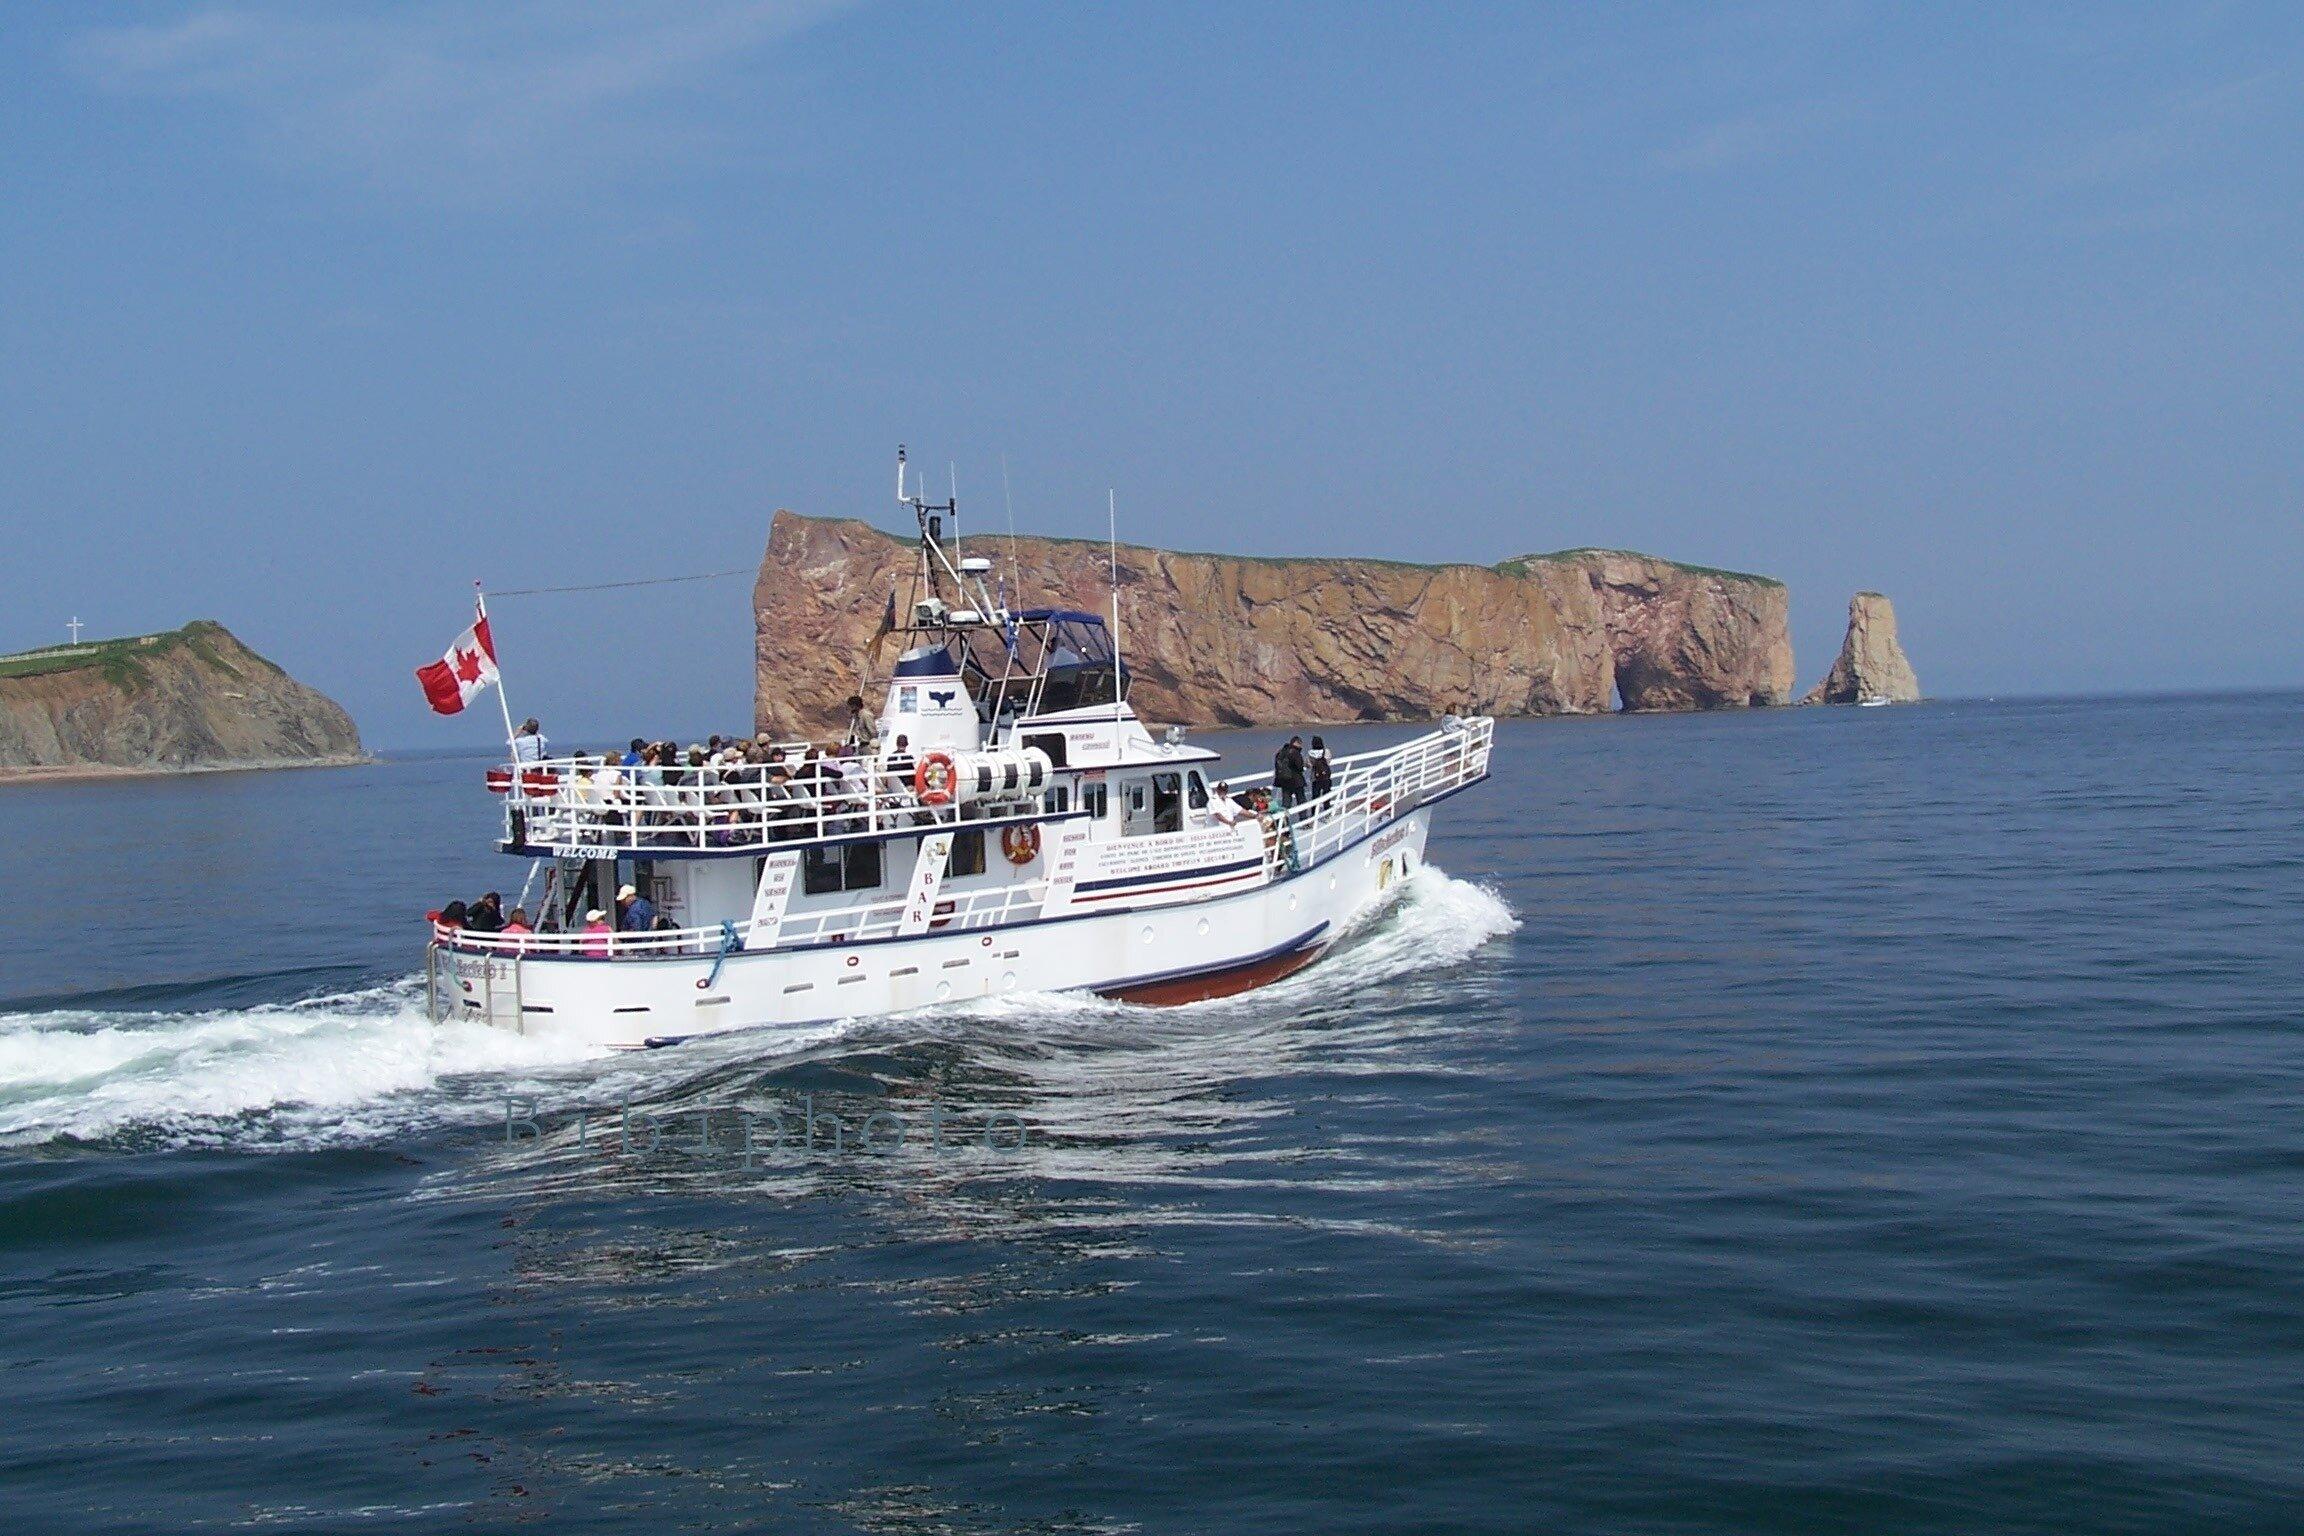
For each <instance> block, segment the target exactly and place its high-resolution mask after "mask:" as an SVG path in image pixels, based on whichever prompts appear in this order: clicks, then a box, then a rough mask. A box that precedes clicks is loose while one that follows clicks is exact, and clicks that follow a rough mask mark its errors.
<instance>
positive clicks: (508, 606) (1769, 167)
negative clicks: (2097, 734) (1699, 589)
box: [0, 0, 2304, 746]
mask: <svg viewBox="0 0 2304 1536" xmlns="http://www.w3.org/2000/svg"><path fill="white" fill-rule="evenodd" d="M0 16H4V17H5V18H6V23H5V24H6V36H7V42H8V46H6V47H5V48H0V176H4V177H5V197H4V198H0V521H4V523H5V527H4V529H0V537H4V540H5V543H4V546H0V547H4V551H5V553H4V560H5V565H4V567H0V568H4V569H5V571H6V574H7V577H8V581H7V589H8V594H9V599H10V600H9V601H8V602H7V603H6V604H5V605H4V607H0V649H14V648H17V647H21V646H25V645H30V644H34V643H39V642H44V641H47V640H50V639H55V638H61V637H62V632H63V622H64V620H65V619H67V618H69V617H71V616H72V615H73V614H74V613H77V614H78V615H79V616H80V617H81V618H82V619H84V620H86V621H88V622H89V623H90V624H91V625H92V626H94V628H95V629H96V630H97V631H98V632H103V633H111V632H125V631H131V630H138V629H144V628H152V627H160V626H165V625H170V624H174V623H178V622H181V621H182V620H184V619H187V618H191V617H196V616H208V617H214V618H218V619H221V620H223V621H224V622H225V623H226V624H228V625H230V626H231V627H232V628H234V629H235V630H237V631H238V632H240V633H241V634H242V635H244V636H245V637H246V638H247V639H249V640H250V641H251V642H252V643H254V644H256V645H257V646H258V647H259V648H261V649H263V650H265V651H266V652H267V653H269V654H271V655H273V656H274V657H275V658H276V659H278V660H280V661H281V662H282V663H283V664H285V665H287V666H288V667H289V668H290V670H292V671H294V672H295V673H297V674H298V675H299V676H302V677H304V678H306V679H308V680H309V681H311V682H313V683H315V684H316V685H318V686H320V687H322V688H324V689H326V690H328V691H329V692H331V693H332V694H334V695H335V696H336V697H338V698H339V699H341V700H343V701H344V702H345V703H346V704H347V705H348V706H349V707H350V708H351V709H352V710H353V712H354V714H355V716H356V717H357V718H358V719H359V720H360V722H361V724H362V726H363V727H364V729H365V730H366V732H367V734H368V735H369V737H370V739H371V740H372V741H374V742H377V743H380V744H383V745H387V746H462V745H478V744H480V743H481V742H483V741H484V740H485V738H486V734H487V730H488V726H487V722H486V720H484V719H482V718H479V717H474V716H466V717H465V718H464V719H462V720H459V721H452V722H435V721H434V720H433V719H432V717H430V716H429V715H427V714H426V713H425V711H424V709H423V705H422V702H421V698H420V696H419V694H418V692H417V689H416V685H415V683H414V681H413V678H412V677H411V676H410V669H411V668H412V667H413V666H414V665H415V664H416V663H418V662H420V661H423V660H425V659H427V658H428V657H429V656H431V655H434V654H436V653H437V650H438V648H439V646H440V645H441V644H442V643H443V642H444V641H445V640H446V639H447V638H448V637H449V636H450V635H451V634H453V633H454V632H455V630H456V629H457V628H458V627H459V626H460V625H461V624H462V623H463V622H464V618H465V615H466V606H465V604H466V596H465V594H466V593H467V592H468V590H469V586H468V584H469V582H470V581H471V580H472V579H473V578H475V577H480V578H484V579H486V580H487V581H488V582H489V584H490V585H491V586H494V587H516V586H535V585H556V584H562V583H570V582H584V581H597V580H609V579H616V578H619V577H627V576H642V575H657V574H676V573H684V572H691V571H710V570H722V569H728V568H731V567H749V566H751V565H752V564H754V563H755V562H756V561H757V560H758V557H759V553H760V548H761V543H762V540H763V538H764V536H765V533H766V527H767V519H768V514H769V513H770V511H771V510H772V509H774V508H775V507H777V506H790V507H793V508H796V509H798V510H802V511H808V512H816V513H848V514H862V515H867V516H871V517H874V518H877V519H881V520H883V521H891V519H890V517H889V514H890V513H891V512H892V511H893V510H894V509H893V508H892V506H891V505H890V503H889V500H888V497H889V479H890V466H889V459H890V455H891V451H892V449H893V447H894V445H895V444H896V443H897V442H898V441H903V442H906V443H909V444H910V445H912V448H913V451H914V456H915V459H916V461H918V462H923V463H927V464H933V465H936V466H939V467H940V466H942V465H943V464H945V463H946V462H947V461H956V462H957V464H958V466H959V473H960V481H961V490H962V495H963V502H964V506H966V507H967V508H968V509H969V510H971V511H972V513H973V515H974V518H975V520H976V522H977V525H978V526H982V527H989V526H992V525H993V523H995V522H996V521H998V520H999V519H1000V517H1001V515H1002V510H1001V495H1000V458H1001V455H1002V454H1005V455H1006V457H1007V462H1008V465H1009V473H1010V478H1011V481H1012V483H1013V487H1014V498H1015V505H1016V517H1017V522H1018V524H1019V525H1020V526H1021V527H1023V528H1025V529H1027V530H1037V531H1047V532H1068V533H1082V532H1095V531H1099V530H1100V529H1101V525H1102V521H1103V493H1104V489H1105V487H1106V486H1112V487H1116V488H1117V490H1118V493H1119V498H1120V506H1121V513H1122V518H1123V524H1124V533H1125V534H1126V535H1127V536H1130V537H1134V538H1137V539H1140V540H1142V541H1144V542H1150V543H1167V544H1175V545H1182V546H1188V547H1195V548H1215V549H1229V550H1239V551H1243V552H1249V553H1261V554H1277V553H1313V554H1369V555H1381V556H1389V557H1396V558H1409V559H1433V560H1439V559H1463V560H1474V561H1480V562H1488V561H1493V560H1496V559H1499V558H1502V557H1505V556H1508V555H1512V554H1517V553H1522V552H1526V551H1531V550H1544V549H1554V548H1561V547H1566V546H1572V545H1582V544H1613V545H1626V546H1631V547H1635V548H1641V549H1647V550H1652V551H1655V552H1657V553H1660V554H1665V555H1670V556H1673V557H1676V558H1680V559H1686V560H1692V561H1698V562H1703V563H1707V564H1718V565H1727V566H1735V567H1740V568H1745V569H1751V570H1759V571H1764V572H1768V573H1770V574H1773V575H1776V576H1779V577H1782V578H1783V579H1785V580H1786V581H1788V582H1789V583H1790V584H1791V586H1792V590H1793V597H1794V619H1795V640H1796V643H1797V647H1798V653H1799V670H1800V674H1801V682H1802V684H1803V686H1805V685H1806V684H1807V683H1808V682H1810V681H1813V680H1814V679H1815V678H1816V677H1817V676H1819V675H1821V674H1822V672H1823V671H1824V669H1825V668H1826V666H1828V665H1829V663H1830V661H1831V658H1832V653H1833V650H1834V648H1835V647H1836V646H1837V644H1838V640H1839V628H1840V623H1841V619H1842V616H1843V613H1844V610H1845V605H1846V601H1847V596H1848V594H1849V592H1851V591H1853V590H1855V589H1856V588H1858V587H1877V588H1879V589H1881V590H1884V591H1886V592H1888V593H1890V594H1891V595H1892V596H1893V597H1894V598H1895V599H1896V602H1897V607H1898V612H1899V614H1900V616H1901V619H1902V622H1903V627H1904V631H1905V636H1906V640H1907V644H1908V648H1909V650H1910V651H1911V653H1912V656H1913V658H1914V661H1915V663H1916V665H1917V666H1918V668H1919V671H1920V675H1921V678H1922V681H1923V682H1924V683H1925V684H1926V685H1927V686H1928V687H1929V688H1930V690H1931V691H1932V692H1936V693H1939V694H1986V693H2003V694H2004V693H2013V692H2065V691H2092V690H2121V689H2134V688H2145V689H2158V688H2182V687H2197V686H2265V685H2294V684H2297V683H2299V682H2304V620H2300V619H2299V616H2298V604H2297V601H2296V595H2295V594H2296V588H2297V578H2298V576H2299V574H2300V573H2304V533H2300V531H2299V530H2300V526H2304V519H2300V518H2299V516H2298V511H2299V507H2298V502H2299V487H2300V485H2304V431H2300V430H2299V425H2298V423H2299V405H2300V404H2304V401H2300V398H2299V385H2300V383H2304V377H2300V374H2304V368H2300V364H2304V276H2300V274H2304V267H2300V266H2299V261H2298V257H2299V252H2300V251H2304V238H2300V237H2304V154H2300V153H2299V149H2298V146H2299V144H2300V143H2304V132H2300V130H2304V10H2299V9H2297V8H2295V7H2286V6H2270V5H2266V6H2247V5H2202V6H2180V5H2171V6H2151V7H2144V6H2137V7H2112V6H2096V5H2070V6H2053V5H2050V6H2000V5H1992V6H1973V7H1961V6H1949V5H1947V6H1925V7H1922V6H1907V7H1894V8H1891V7H1884V6H1868V5H1857V4H1818V5H1762V6H1752V7H1713V6H1686V7H1680V6H1648V7H1595V6H1582V5H1563V6H1542V5H1512V6H1498V7H1493V8H1476V7H1409V6H1397V7H1355V6H1344V5H1319V6H1314V5H1300V6H1265V7H1248V6H1235V5H1224V6H1193V5H1177V4H1164V5H1159V6H1150V5H1144V6H1133V7H1088V6H1071V5H1052V6H1046V7H1038V6H1021V5H1019V6H1009V7H1002V8H998V9H991V10H979V9H977V8H961V7H947V6H926V5H894V4H888V5H839V4H829V3H810V4H799V3H781V0H684V3H666V4H607V3H597V0H595V3H581V0H579V3H561V4H550V5H545V4H532V3H527V0H496V3H492V4H488V5H470V6H445V5H428V4H407V5H397V6H372V5H359V4H342V5H331V6H289V5H274V4H269V3H265V0H247V3H240V4H205V3H194V4H171V3H151V4H141V5H134V6H125V5H123V6H107V5H101V4H95V5H74V6H52V5H38V4H26V3H11V4H7V5H5V6H4V7H0ZM748 592H749V586H748V583H747V582H746V581H742V580H736V581H723V582H718V583H707V584H700V585H694V586H684V587H670V588H662V589H655V590H653V591H643V592H640V593H637V594H623V595H615V594H610V595H607V596H605V597H603V598H600V599H591V600H580V599H571V598H531V599H509V600H507V601H505V602H504V603H502V604H500V605H499V606H498V608H497V620H498V629H499V637H500V643H501V645H502V648H503V650H504V652H505V662H506V667H507V669H508V673H509V676H510V683H511V687H512V690H513V691H512V696H511V699H512V703H513V706H514V707H515V709H519V710H522V711H527V710H535V711H538V712H541V713H543V714H545V715H546V716H547V717H548V718H551V719H553V720H554V721H556V722H559V723H560V724H561V725H562V727H563V730H564V734H566V735H568V736H580V735H588V734H599V733H605V732H611V731H616V732H621V731H624V730H626V729H632V730H645V731H647V732H649V733H650V734H656V733H658V732H663V733H667V734H670V733H691V732H695V731H700V730H704V729H709V728H712V727H713V726H715V725H721V724H740V723H742V722H743V721H745V720H746V718H747V717H748V709H749V701H750V643H749V612H748V601H747V599H748Z"/></svg>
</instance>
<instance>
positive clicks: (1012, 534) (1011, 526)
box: [1000, 448, 1024, 589]
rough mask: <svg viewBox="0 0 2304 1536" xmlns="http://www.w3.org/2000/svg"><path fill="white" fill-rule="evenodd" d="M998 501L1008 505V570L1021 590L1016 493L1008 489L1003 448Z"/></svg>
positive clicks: (1022, 577)
mask: <svg viewBox="0 0 2304 1536" xmlns="http://www.w3.org/2000/svg"><path fill="white" fill-rule="evenodd" d="M1000 499H1001V500H1002V501H1004V502H1006V503H1007V504H1008V569H1009V571H1010V572H1011V573H1013V574H1014V575H1015V577H1016V584H1017V586H1018V588H1019V589H1021V588H1022V586H1023V584H1024V567H1023V565H1022V563H1021V562H1020V561H1018V560H1017V558H1016V493H1015V492H1014V491H1011V490H1010V489H1008V450H1007V449H1005V448H1003V449H1001V450H1000Z"/></svg>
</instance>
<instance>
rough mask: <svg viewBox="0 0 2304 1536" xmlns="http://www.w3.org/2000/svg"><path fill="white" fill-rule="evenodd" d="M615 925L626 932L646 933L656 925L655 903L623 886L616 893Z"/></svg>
mask: <svg viewBox="0 0 2304 1536" xmlns="http://www.w3.org/2000/svg"><path fill="white" fill-rule="evenodd" d="M616 926H617V927H619V928H621V929H623V930H624V931H625V932H626V933H646V932H647V931H648V930H649V929H651V928H653V927H655V926H656V904H655V903H654V902H652V901H650V900H649V899H648V898H647V897H645V896H643V895H641V894H640V893H639V892H638V891H636V890H634V889H633V888H632V887H631V886H629V885H627V886H625V887H624V888H623V889H622V890H619V891H618V892H617V893H616Z"/></svg>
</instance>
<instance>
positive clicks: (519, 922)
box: [503, 907, 536, 933]
mask: <svg viewBox="0 0 2304 1536" xmlns="http://www.w3.org/2000/svg"><path fill="white" fill-rule="evenodd" d="M503 931H504V932H506V933H534V932H535V931H536V929H535V926H534V925H533V924H531V923H530V922H529V921H528V909H527V908H526V907H514V908H513V909H512V915H511V916H510V917H507V918H506V919H504V929H503Z"/></svg>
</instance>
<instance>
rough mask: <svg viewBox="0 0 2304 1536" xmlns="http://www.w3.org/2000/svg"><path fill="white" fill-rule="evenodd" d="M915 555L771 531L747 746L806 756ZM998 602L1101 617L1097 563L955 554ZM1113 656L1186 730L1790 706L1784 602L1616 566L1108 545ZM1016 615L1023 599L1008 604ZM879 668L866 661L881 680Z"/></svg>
mask: <svg viewBox="0 0 2304 1536" xmlns="http://www.w3.org/2000/svg"><path fill="white" fill-rule="evenodd" d="M916 547H917V546H916V543H915V542H914V541H913V540H909V539H900V538H898V537H896V536H895V535H892V534H889V533H885V532H882V531H881V530H880V529H877V528H875V527H873V526H871V525H870V524H868V523H863V522H858V521H855V520H853V519H844V518H843V519H833V518H812V517H801V516H798V515H796V514H794V513H791V512H778V513H777V514H776V517H775V521H774V523H773V525H772V526H771V528H770V531H769V536H768V550H767V554H766V555H765V557H764V558H763V559H762V560H761V563H760V576H759V580H758V582H757V583H756V585H755V586H754V588H753V609H754V614H755V618H756V620H757V625H758V629H757V637H758V638H757V663H758V665H757V694H756V697H755V702H754V711H753V713H754V717H755V727H756V728H757V729H758V730H760V731H763V732H766V733H769V734H771V735H774V736H779V737H787V738H791V737H800V736H821V735H824V734H826V733H827V732H829V731H830V730H832V729H833V728H834V727H835V726H836V725H837V723H838V722H839V721H840V720H842V719H844V718H845V713H846V712H845V710H844V709H843V708H842V702H843V701H844V700H845V699H846V698H847V696H848V695H849V694H851V693H853V692H855V691H856V690H857V688H858V687H859V685H860V684H861V683H862V681H863V679H864V676H865V672H866V670H867V668H866V662H867V660H868V655H869V652H870V650H871V647H872V641H873V637H874V635H875V633H876V632H877V631H878V629H879V625H880V620H881V616H882V614H883V613H884V611H885V605H886V603H887V600H888V594H889V592H890V591H891V590H898V591H899V595H901V589H900V588H898V587H897V586H896V584H897V583H898V582H899V581H900V580H901V579H902V578H903V577H904V576H905V575H906V574H907V573H908V572H909V571H910V570H911V569H912V565H913V560H914V552H915V549H916ZM968 552H970V553H983V554H989V555H993V556H995V557H996V558H997V559H998V561H999V565H1000V569H1001V570H1002V571H1003V572H1005V573H1006V574H1007V577H1008V582H1009V585H1008V588H1007V590H1008V592H1009V594H1010V597H1009V601H1010V602H1011V603H1013V604H1015V605H1016V606H1026V605H1029V604H1047V605H1050V606H1059V607H1061V606H1078V607H1083V608H1090V609H1096V610H1099V611H1101V610H1102V609H1103V608H1104V606H1105V603H1106V592H1107V585H1108V580H1109V566H1108V560H1109V552H1108V550H1107V547H1106V546H1105V545H1103V544H1101V543H1098V542H1095V541H1092V540H1075V539H1049V538H1019V539H1017V540H1015V541H1014V546H1013V555H1014V562H1013V564H1011V558H1010V557H1011V545H1010V541H1009V540H1008V539H1007V538H1005V537H1001V538H997V539H993V538H977V539H972V540H970V541H969V544H968ZM1119 559H1120V580H1121V589H1122V590H1121V610H1120V620H1121V647H1122V651H1123V653H1124V655H1125V657H1126V659H1127V663H1128V667H1129V670H1130V672H1131V673H1132V674H1133V675H1134V678H1135V681H1134V685H1133V686H1134V690H1135V691H1134V693H1133V694H1132V696H1131V697H1132V699H1133V702H1134V703H1135V704H1136V706H1137V708H1138V710H1139V711H1140V712H1141V713H1142V714H1143V716H1144V717H1145V718H1146V719H1147V720H1153V721H1160V722H1177V723H1184V724H1196V725H1249V724H1277V723H1282V722H1285V723H1290V724H1305V725H1313V724H1322V723H1327V722H1342V721H1351V720H1417V719H1431V718H1434V717H1436V716H1439V715H1441V714H1444V713H1446V712H1447V711H1449V710H1452V709H1454V710H1463V709H1472V710H1477V711H1480V712H1482V713H1492V714H1504V715H1547V714H1591V713H1600V712H1604V711H1607V710H1609V709H1611V708H1613V707H1615V700H1616V698H1617V697H1618V696H1619V695H1620V696H1621V699H1622V703H1623V707H1624V708H1626V709H1634V710H1658V709H1719V708H1741V707H1745V706H1749V705H1764V704H1785V703H1789V702H1790V701H1791V697H1792V687H1793V677H1792V642H1791V635H1790V628H1789V624H1788V622H1787V605H1786V601H1785V591H1784V587H1783V584H1782V583H1780V582H1776V581H1771V580H1769V579H1768V578H1766V577H1761V576H1746V575H1741V574H1739V573H1736V572H1733V571H1715V570H1709V569H1705V568H1702V567H1696V566H1687V565H1679V564H1675V563H1674V562H1672V561H1669V560H1659V559H1656V558H1654V557H1652V556H1648V555H1639V554H1632V553H1629V552H1626V551H1621V550H1599V549H1580V550H1568V551H1564V552H1561V553H1558V554H1551V555H1528V556H1523V557H1521V558H1519V559H1515V560H1507V561H1504V562H1502V563H1501V564H1499V565H1496V566H1493V567H1490V566H1477V565H1410V564H1404V563H1400V562H1396V561H1386V560H1344V559H1336V560H1331V559H1292V560H1268V559H1255V558H1249V557H1245V556H1231V555H1204V554H1184V553H1178V552H1176V551H1172V550H1161V549H1145V548H1139V547H1136V546H1132V545H1122V546H1121V547H1120V552H1119ZM1019 593H1021V594H1023V597H1022V598H1021V599H1019V598H1018V596H1017V594H1019ZM891 660H893V657H891V656H883V657H882V658H880V667H881V670H882V673H883V675H884V674H885V668H886V666H887V665H888V663H889V662H890V661H891Z"/></svg>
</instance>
